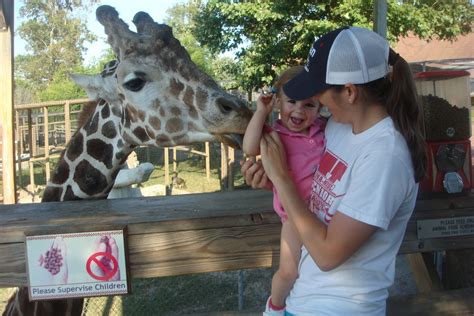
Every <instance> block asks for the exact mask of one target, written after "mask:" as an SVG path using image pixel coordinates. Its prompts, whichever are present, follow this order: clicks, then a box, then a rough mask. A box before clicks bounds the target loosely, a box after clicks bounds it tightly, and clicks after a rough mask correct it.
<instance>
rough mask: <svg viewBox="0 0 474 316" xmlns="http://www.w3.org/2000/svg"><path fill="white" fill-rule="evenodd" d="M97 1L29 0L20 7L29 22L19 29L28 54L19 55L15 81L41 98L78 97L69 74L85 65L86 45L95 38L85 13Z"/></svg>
mask: <svg viewBox="0 0 474 316" xmlns="http://www.w3.org/2000/svg"><path fill="white" fill-rule="evenodd" d="M94 2H97V1H94V0H89V1H80V0H74V1H68V0H62V1H61V0H58V1H55V0H25V1H24V4H23V6H22V7H21V8H20V17H22V18H24V19H25V21H24V22H22V23H21V24H20V26H19V27H18V29H17V32H18V34H19V36H20V37H21V38H22V39H24V40H25V42H26V50H27V52H28V53H27V54H24V55H19V56H17V57H16V58H15V67H16V69H15V80H19V81H21V80H23V81H25V82H27V83H28V86H29V87H34V90H33V91H32V92H33V94H34V95H36V97H37V98H39V99H40V100H50V99H51V98H57V97H59V98H60V99H65V98H69V97H76V96H77V91H78V90H77V89H74V88H73V87H72V86H73V85H72V83H71V82H70V80H69V74H70V73H71V72H72V71H73V70H74V69H76V70H77V69H78V68H79V67H81V65H82V61H83V59H82V54H83V53H84V52H85V46H84V44H85V43H86V42H91V41H93V40H94V39H95V36H94V35H93V34H92V33H91V32H90V31H89V30H88V29H87V26H86V22H85V18H84V17H82V16H81V14H82V13H84V12H85V11H86V10H87V9H88V8H89V4H92V3H94ZM19 86H21V85H19ZM61 91H62V92H61ZM69 94H72V95H69Z"/></svg>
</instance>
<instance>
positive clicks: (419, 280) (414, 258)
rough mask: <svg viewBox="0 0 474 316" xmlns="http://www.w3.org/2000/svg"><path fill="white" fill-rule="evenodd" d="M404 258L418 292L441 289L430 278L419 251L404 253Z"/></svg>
mask: <svg viewBox="0 0 474 316" xmlns="http://www.w3.org/2000/svg"><path fill="white" fill-rule="evenodd" d="M406 258H407V261H408V263H409V265H410V268H411V272H412V273H413V277H414V279H415V283H416V287H417V289H418V291H419V292H420V293H429V292H432V291H439V290H441V288H440V287H439V285H440V284H439V283H437V282H435V281H434V280H433V279H432V278H431V275H430V273H429V271H428V268H427V267H426V264H425V261H424V259H423V255H422V254H421V253H409V254H406Z"/></svg>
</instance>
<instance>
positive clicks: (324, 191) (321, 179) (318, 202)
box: [310, 150, 347, 223]
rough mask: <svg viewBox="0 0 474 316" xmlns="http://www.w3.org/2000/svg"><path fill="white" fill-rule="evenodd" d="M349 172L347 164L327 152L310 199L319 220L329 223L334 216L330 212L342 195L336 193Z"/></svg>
mask: <svg viewBox="0 0 474 316" xmlns="http://www.w3.org/2000/svg"><path fill="white" fill-rule="evenodd" d="M346 170H347V163H345V162H344V161H343V160H342V159H340V158H339V157H337V156H336V155H334V154H333V153H332V152H330V151H328V150H326V152H325V153H324V154H323V157H322V158H321V161H320V163H319V168H318V170H317V171H316V173H315V174H314V177H313V184H312V190H311V198H310V209H311V210H312V211H313V213H315V214H317V215H318V216H319V218H321V219H322V220H324V221H325V222H326V223H329V222H330V221H331V219H332V216H333V215H334V214H331V213H330V212H329V209H330V208H331V206H332V204H333V203H334V200H335V198H336V197H337V196H340V194H337V192H335V191H334V189H335V187H336V185H337V183H338V182H339V181H340V180H341V178H342V176H343V175H344V173H345V172H346Z"/></svg>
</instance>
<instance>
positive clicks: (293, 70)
mask: <svg viewBox="0 0 474 316" xmlns="http://www.w3.org/2000/svg"><path fill="white" fill-rule="evenodd" d="M303 70H304V67H303V66H293V67H290V68H288V69H286V70H285V71H283V72H282V73H281V74H280V76H279V77H278V78H277V80H276V81H275V84H274V85H273V87H274V88H276V94H277V95H278V96H280V95H281V93H282V91H283V85H284V84H285V83H287V82H288V81H290V80H291V79H293V78H294V77H296V75H297V74H299V73H300V72H302V71H303Z"/></svg>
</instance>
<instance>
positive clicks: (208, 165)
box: [204, 142, 211, 181]
mask: <svg viewBox="0 0 474 316" xmlns="http://www.w3.org/2000/svg"><path fill="white" fill-rule="evenodd" d="M204 146H205V148H206V178H207V180H208V181H209V180H211V150H210V149H209V142H205V143H204Z"/></svg>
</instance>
